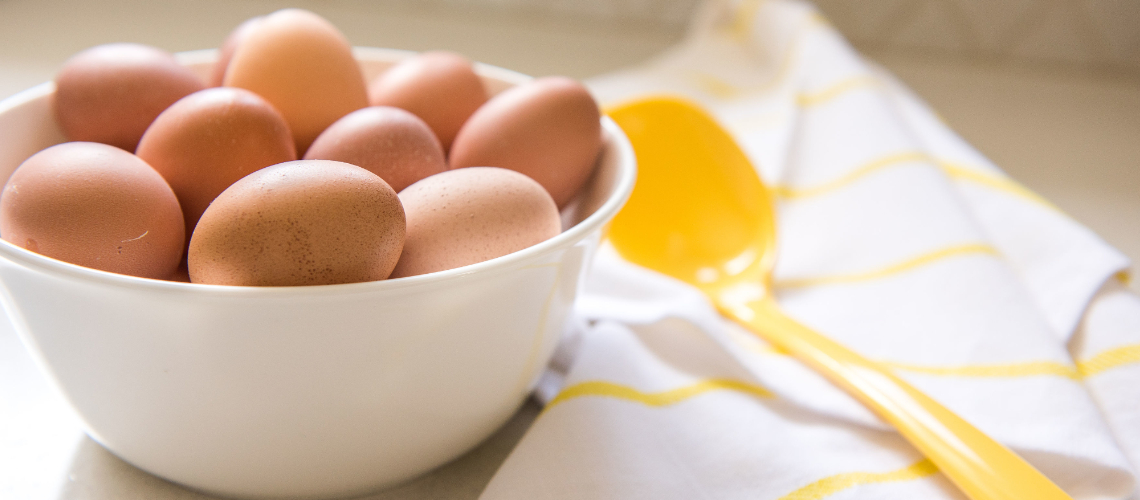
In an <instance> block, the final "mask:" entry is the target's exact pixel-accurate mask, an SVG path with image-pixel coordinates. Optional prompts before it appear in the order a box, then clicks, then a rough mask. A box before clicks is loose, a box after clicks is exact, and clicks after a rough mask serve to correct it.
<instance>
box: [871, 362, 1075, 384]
mask: <svg viewBox="0 0 1140 500" xmlns="http://www.w3.org/2000/svg"><path fill="white" fill-rule="evenodd" d="M879 364H881V365H883V366H886V367H887V368H892V369H896V370H904V371H908V372H915V373H922V374H924V375H939V376H951V377H989V378H1010V377H1034V376H1039V375H1054V376H1058V377H1065V378H1069V379H1073V380H1079V379H1080V378H1081V374H1080V372H1079V371H1078V370H1077V368H1076V367H1074V366H1072V365H1067V364H1065V363H1060V362H1056V361H1029V362H1025V363H1008V364H995V365H962V366H922V365H912V364H907V363H895V362H891V361H880V362H879Z"/></svg>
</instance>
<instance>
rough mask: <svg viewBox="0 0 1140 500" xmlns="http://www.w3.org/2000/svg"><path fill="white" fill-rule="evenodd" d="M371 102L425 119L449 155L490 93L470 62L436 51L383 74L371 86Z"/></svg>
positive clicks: (396, 66) (449, 53)
mask: <svg viewBox="0 0 1140 500" xmlns="http://www.w3.org/2000/svg"><path fill="white" fill-rule="evenodd" d="M368 100H369V102H370V103H371V104H372V105H373V106H395V107H398V108H402V109H406V110H408V111H411V112H412V113H413V114H415V115H416V116H418V117H420V118H422V119H423V120H424V122H426V123H427V124H428V126H429V127H431V129H432V131H433V132H435V134H436V136H437V137H439V141H440V143H441V144H443V150H444V151H447V150H448V149H450V148H451V143H452V141H454V140H455V135H456V134H458V133H459V129H460V128H461V127H463V123H464V122H466V121H467V118H468V117H470V116H471V114H472V113H474V112H475V110H476V109H479V106H482V105H483V103H485V102H487V90H486V89H485V88H484V87H483V81H482V80H480V79H479V76H478V75H476V74H475V69H474V68H473V67H472V65H471V61H468V60H467V58H465V57H463V56H461V55H459V54H456V53H453V52H445V51H433V52H424V53H422V54H418V55H416V56H413V57H410V58H408V59H405V60H404V61H401V62H400V63H399V64H397V65H395V66H393V67H392V68H390V69H388V71H385V72H384V73H381V74H380V76H378V77H376V78H375V79H374V80H372V83H371V84H369V85H368Z"/></svg>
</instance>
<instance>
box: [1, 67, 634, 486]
mask: <svg viewBox="0 0 1140 500" xmlns="http://www.w3.org/2000/svg"><path fill="white" fill-rule="evenodd" d="M409 54H410V53H408V52H402V51H392V50H382V49H371V48H359V49H357V50H356V56H357V59H358V60H359V61H360V63H361V67H362V68H363V69H364V72H365V74H366V76H368V77H371V76H372V75H376V74H378V73H379V72H380V71H382V70H383V69H384V68H386V67H387V66H389V65H391V64H392V63H393V62H394V61H397V60H399V59H401V58H404V57H407V56H408V55H409ZM179 57H180V60H181V61H182V62H183V63H184V64H187V65H188V66H190V67H192V68H195V69H196V70H198V71H199V72H200V73H202V74H205V72H206V71H207V70H208V67H209V63H210V61H212V60H213V58H214V51H199V52H188V53H183V54H179ZM478 70H479V72H480V74H481V75H482V76H483V77H484V79H485V81H486V83H487V85H488V88H489V89H490V90H491V91H492V92H498V91H501V90H503V89H505V88H508V87H510V86H511V85H514V84H517V83H520V82H523V81H526V80H527V79H528V77H526V76H524V75H520V74H518V73H514V72H511V71H507V70H503V69H500V68H494V67H490V66H485V65H480V66H478ZM53 91H54V87H53V85H52V84H51V83H46V84H43V85H40V86H38V87H35V88H32V89H30V90H28V91H25V92H23V93H21V94H17V95H15V96H13V97H11V98H9V99H7V100H5V101H3V102H2V103H0V179H7V178H8V176H9V175H11V173H12V171H13V170H15V168H16V167H17V166H18V165H19V164H20V162H22V161H23V160H24V159H25V158H27V157H29V156H31V155H32V154H34V153H35V152H37V151H39V150H41V149H43V148H45V147H47V146H50V145H53V144H56V143H59V142H63V140H64V139H63V136H62V135H61V133H60V131H59V129H58V127H57V125H56V124H55V121H54V118H53V117H52V113H51V100H52V96H53ZM603 130H604V133H605V149H604V152H603V154H602V156H601V158H600V160H599V164H598V170H597V172H596V174H595V175H594V176H593V178H592V179H591V181H590V184H589V186H588V188H587V189H586V191H585V192H584V193H583V195H582V196H581V197H580V198H579V199H578V200H577V202H576V205H575V206H574V207H573V208H571V209H569V210H567V211H566V213H564V218H565V219H566V221H567V225H569V226H570V227H569V228H568V229H566V230H565V231H563V232H562V234H560V235H558V236H556V237H554V238H552V239H550V240H548V241H545V242H543V243H541V244H538V245H535V246H533V247H531V248H527V249H525V250H522V251H519V252H516V253H513V254H510V255H507V256H504V257H500V258H497V259H494V260H490V261H487V262H482V263H479V264H475V265H471V266H467V267H463V268H459V269H452V270H448V271H443V272H439V273H433V274H428V275H422V276H414V277H410V278H402V279H396V280H389V281H378V282H370V283H354V284H345V285H328V286H313V287H279V288H271V287H267V288H257V287H224V286H209V285H196V284H189V283H176V282H166V281H157V280H148V279H143V278H135V277H131V276H124V275H118V274H112V273H107V272H102V271H97V270H93V269H88V268H84V267H79V266H75V265H72V264H68V263H65V262H61V261H57V260H54V259H50V258H47V257H43V256H41V255H38V254H35V253H32V252H30V251H27V250H24V249H23V248H20V247H18V246H15V245H12V244H10V243H8V242H6V241H0V283H2V286H0V301H2V303H3V306H4V309H5V310H6V311H7V313H8V317H9V318H10V319H11V321H12V323H13V325H14V326H15V328H16V330H17V331H18V332H19V334H20V336H21V338H22V339H23V341H24V343H25V345H26V346H27V347H28V348H29V349H30V350H31V352H32V353H33V355H34V356H35V357H36V358H37V360H38V361H39V363H40V366H41V367H42V368H43V369H44V370H45V372H46V373H48V374H49V376H50V377H51V379H52V380H53V381H54V382H55V384H56V385H57V387H58V388H59V390H60V391H62V393H63V394H64V395H65V397H66V398H67V400H68V401H69V402H70V403H71V406H72V407H73V408H74V409H75V411H76V412H78V414H79V415H80V416H81V418H82V420H83V422H84V423H85V425H86V428H87V432H88V434H89V435H90V436H91V437H92V438H93V439H95V440H96V441H98V442H99V443H101V444H102V445H103V446H105V447H106V448H107V449H109V450H111V451H112V452H113V453H115V454H116V455H118V456H119V457H121V458H123V459H124V460H126V461H127V462H130V463H131V464H134V465H136V466H138V467H139V468H141V469H144V470H146V471H148V472H151V473H153V474H156V475H158V476H161V477H163V478H166V479H169V480H171V481H174V482H177V483H181V484H184V485H186V486H189V487H191V488H195V489H199V490H203V491H205V492H208V493H212V494H219V495H223V496H234V497H344V496H351V495H356V494H362V493H365V492H369V491H372V490H376V489H379V488H382V487H384V486H387V485H391V484H393V483H396V482H399V481H403V480H405V479H408V478H411V477H413V476H415V475H417V474H420V473H422V472H425V471H427V470H429V469H431V468H433V467H436V466H438V465H440V464H443V463H444V462H447V461H448V460H451V459H452V458H455V457H457V456H459V455H460V454H462V453H463V452H465V451H466V450H468V449H470V448H471V447H473V446H474V445H476V444H477V443H479V442H480V441H481V440H483V439H484V438H486V437H487V436H489V435H490V434H491V433H493V432H494V431H495V429H496V428H498V427H499V426H500V425H502V424H503V423H504V422H505V421H506V420H507V419H508V418H509V417H510V416H511V415H512V414H513V412H514V411H515V410H516V409H517V408H518V407H519V405H520V404H521V403H522V401H523V400H524V399H525V398H526V396H527V393H528V392H529V391H530V389H531V388H532V386H533V385H534V383H535V382H536V380H537V377H538V375H539V374H540V373H541V371H542V369H543V367H544V366H545V365H546V363H547V361H548V359H549V357H550V355H551V353H552V351H553V349H554V346H555V343H556V341H557V339H558V337H559V334H560V333H561V329H562V327H563V323H564V321H565V319H566V317H567V314H568V312H569V311H570V308H571V306H572V304H573V302H574V298H575V295H576V294H577V291H578V284H579V282H580V281H581V279H582V277H583V275H584V273H585V267H586V264H587V262H588V260H589V258H590V256H591V254H592V252H593V249H594V248H596V246H597V243H598V240H599V239H600V236H601V232H602V227H603V225H605V224H606V222H607V221H609V220H610V218H612V217H613V216H614V214H615V213H617V211H618V209H619V208H620V207H621V205H622V204H623V203H624V202H625V200H626V198H627V197H628V196H629V193H630V191H631V189H632V187H633V181H634V170H635V167H634V157H633V152H632V150H631V149H630V146H629V144H628V142H627V141H626V139H625V137H624V136H623V135H622V133H621V132H620V131H619V129H618V128H617V127H616V126H615V125H614V124H613V123H612V122H610V121H609V120H608V119H603Z"/></svg>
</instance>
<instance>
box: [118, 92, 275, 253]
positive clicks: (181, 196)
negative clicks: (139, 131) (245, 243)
mask: <svg viewBox="0 0 1140 500" xmlns="http://www.w3.org/2000/svg"><path fill="white" fill-rule="evenodd" d="M138 156H139V157H140V158H142V159H143V160H144V161H146V162H147V163H149V164H150V165H151V166H152V167H154V169H155V170H157V171H158V173H160V174H162V177H163V178H165V179H166V182H167V183H169V184H170V187H171V188H172V189H174V194H176V195H177V196H178V201H179V203H180V204H181V205H182V212H183V214H184V216H185V218H186V234H193V231H194V225H195V224H197V223H198V219H199V218H200V217H201V216H202V212H205V211H206V207H207V206H209V205H210V202H212V201H214V198H216V197H217V196H218V195H219V194H221V193H222V191H225V189H226V188H228V187H230V185H231V184H233V183H235V182H237V181H238V180H239V179H241V178H242V177H245V176H246V175H249V174H251V173H253V172H255V171H257V170H260V169H262V168H265V167H268V166H270V165H275V164H278V163H283V162H287V161H292V160H296V159H297V153H296V150H295V149H294V146H293V136H292V135H291V134H290V133H289V126H288V125H286V124H285V118H284V117H283V116H281V113H280V112H278V111H277V109H275V108H274V107H273V106H272V105H270V104H269V103H268V102H267V101H266V100H265V99H262V98H261V97H259V96H258V95H257V94H254V93H253V92H250V91H248V90H244V89H239V88H232V87H216V88H210V89H206V90H202V91H199V92H195V93H193V94H190V95H188V96H186V97H184V98H182V99H181V100H179V101H178V102H176V103H174V104H173V105H172V106H170V108H167V110H166V111H163V112H162V114H161V115H159V116H158V118H157V119H155V121H154V123H153V124H151V126H150V128H148V129H147V131H146V134H144V135H143V138H142V141H141V142H139V148H138Z"/></svg>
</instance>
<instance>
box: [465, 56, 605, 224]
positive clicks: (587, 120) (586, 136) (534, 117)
mask: <svg viewBox="0 0 1140 500" xmlns="http://www.w3.org/2000/svg"><path fill="white" fill-rule="evenodd" d="M600 118H601V115H600V113H599V111H598V105H597V103H596V102H594V99H593V97H591V96H590V93H589V91H587V90H586V88H585V87H583V86H582V84H580V83H578V82H576V81H574V80H571V79H569V78H565V77H558V76H556V77H546V78H539V79H536V80H532V81H530V82H527V83H524V84H522V85H519V86H517V87H514V88H511V89H509V90H507V91H504V92H503V93H501V94H499V95H497V96H495V97H494V98H493V99H491V100H490V101H487V104H485V105H483V107H481V108H479V110H478V111H476V112H475V114H474V115H472V116H471V118H469V119H468V120H467V123H466V124H464V125H463V128H462V129H461V130H460V131H459V135H458V136H456V138H455V144H453V145H452V147H451V156H450V157H449V161H450V163H451V168H462V167H473V166H479V165H490V166H495V167H501V168H508V169H511V170H514V171H516V172H522V173H524V174H526V175H528V176H530V178H532V179H534V180H536V181H538V183H539V184H542V187H544V188H546V190H547V191H549V192H550V196H551V197H553V198H554V201H555V203H557V204H558V206H559V207H563V206H565V205H566V204H567V203H569V202H570V200H571V199H573V198H574V195H576V194H577V193H578V190H579V189H581V188H582V186H583V185H584V184H585V183H586V180H587V179H588V178H589V177H590V173H591V172H592V171H593V169H594V163H595V162H596V161H597V158H598V153H599V152H600V151H601V149H602V129H601V122H600V121H599V120H600Z"/></svg>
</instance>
